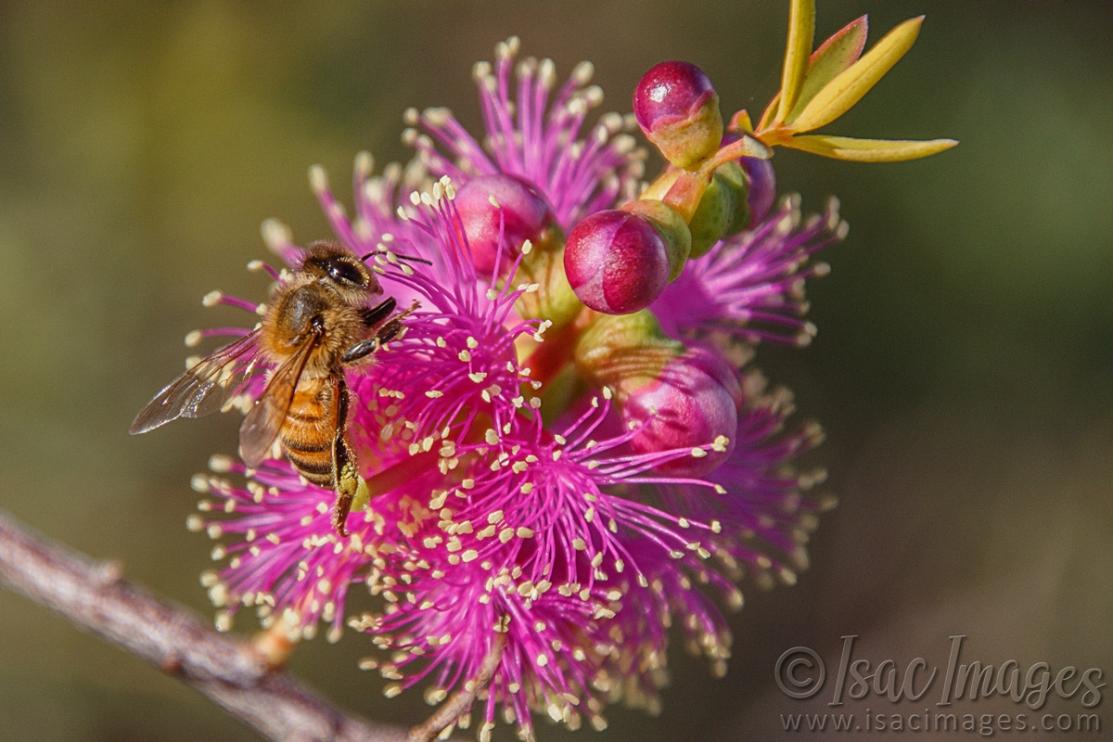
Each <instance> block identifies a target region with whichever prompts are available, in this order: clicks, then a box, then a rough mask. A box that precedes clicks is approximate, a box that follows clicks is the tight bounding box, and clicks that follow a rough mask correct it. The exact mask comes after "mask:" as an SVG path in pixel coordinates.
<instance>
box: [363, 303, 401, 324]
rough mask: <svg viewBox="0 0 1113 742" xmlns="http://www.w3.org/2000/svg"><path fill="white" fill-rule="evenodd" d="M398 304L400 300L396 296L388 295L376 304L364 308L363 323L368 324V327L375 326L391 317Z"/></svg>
mask: <svg viewBox="0 0 1113 742" xmlns="http://www.w3.org/2000/svg"><path fill="white" fill-rule="evenodd" d="M397 305H398V302H396V301H395V300H394V297H392V296H388V297H387V298H385V299H383V300H382V301H381V302H379V303H378V304H376V305H375V306H373V307H369V308H367V309H364V310H362V314H363V324H365V325H367V328H368V329H371V328H372V327H375V326H376V325H378V324H379V323H380V322H382V321H383V320H384V319H386V318H387V317H389V316H390V313H391V312H393V311H394V307H396V306H397Z"/></svg>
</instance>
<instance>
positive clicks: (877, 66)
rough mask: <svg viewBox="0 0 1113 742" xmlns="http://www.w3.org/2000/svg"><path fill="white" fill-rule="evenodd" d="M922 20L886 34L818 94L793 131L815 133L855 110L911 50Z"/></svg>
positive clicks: (795, 124)
mask: <svg viewBox="0 0 1113 742" xmlns="http://www.w3.org/2000/svg"><path fill="white" fill-rule="evenodd" d="M923 21H924V17H923V16H920V17H918V18H912V19H910V20H907V21H905V22H904V23H902V24H900V25H899V26H897V27H896V28H894V29H893V30H892V31H890V32H889V33H888V34H886V36H885V38H883V39H881V41H879V42H877V44H875V45H874V47H873V48H872V49H870V50H869V51H868V52H867V53H866V55H865V56H864V57H862V58H861V59H859V60H858V61H857V62H855V63H854V64H852V65H850V67H848V68H847V69H845V70H843V71H842V72H841V73H839V74H838V75H836V76H835V78H834V79H833V80H831V81H830V82H829V83H827V85H826V86H824V88H823V89H822V90H820V91H819V92H818V93H816V95H815V97H814V98H812V100H811V102H810V103H808V105H806V106H805V107H804V110H803V111H801V112H800V115H799V116H797V117H796V119H795V120H794V121H793V127H792V128H793V129H795V130H796V131H798V132H804V131H813V130H814V129H818V128H819V127H821V126H825V125H826V124H829V123H831V122H832V121H834V120H835V119H837V118H838V117H839V116H842V115H843V114H844V113H846V112H847V111H849V110H850V109H851V108H853V107H854V105H855V104H857V103H858V101H860V100H861V99H862V98H863V97H864V96H865V94H866V93H868V92H869V91H870V90H871V89H872V88H873V86H874V85H876V84H877V83H878V81H879V80H880V79H881V78H882V77H884V76H885V73H887V72H888V71H889V70H891V69H892V68H893V65H895V64H896V63H897V62H899V61H900V59H901V57H903V56H904V55H905V54H906V53H907V52H908V50H909V49H911V48H912V45H913V44H914V43H916V37H917V36H918V35H919V33H920V25H921V24H922V23H923ZM782 102H783V101H782Z"/></svg>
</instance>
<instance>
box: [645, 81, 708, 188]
mask: <svg viewBox="0 0 1113 742" xmlns="http://www.w3.org/2000/svg"><path fill="white" fill-rule="evenodd" d="M634 116H635V117H636V118H637V120H638V125H639V126H641V129H642V131H643V132H645V135H646V137H648V138H649V140H650V141H651V142H653V143H654V144H656V145H657V147H658V148H659V149H660V150H661V153H662V154H663V155H664V156H665V157H666V158H667V159H668V160H669V162H671V163H672V164H674V165H676V166H678V167H689V166H691V165H693V164H695V163H697V162H699V161H700V160H702V159H704V158H706V157H708V156H709V155H711V154H712V153H714V152H715V151H716V150H717V149H718V148H719V142H720V140H721V139H722V136H723V119H722V116H721V115H720V113H719V96H718V94H717V93H716V92H715V88H714V87H713V86H712V85H711V80H710V79H709V78H708V77H707V75H705V74H704V73H703V70H701V69H700V68H699V67H697V66H695V65H694V64H691V63H689V62H676V61H673V62H661V63H660V64H658V65H656V66H654V67H652V68H650V70H649V71H648V72H646V73H645V74H644V75H642V79H641V80H640V81H639V82H638V87H637V88H636V89H635V90H634Z"/></svg>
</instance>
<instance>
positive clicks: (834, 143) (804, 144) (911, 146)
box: [781, 134, 958, 162]
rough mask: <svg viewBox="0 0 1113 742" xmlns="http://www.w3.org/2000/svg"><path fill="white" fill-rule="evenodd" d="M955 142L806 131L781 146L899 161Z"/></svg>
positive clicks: (840, 156) (854, 159) (845, 157)
mask: <svg viewBox="0 0 1113 742" xmlns="http://www.w3.org/2000/svg"><path fill="white" fill-rule="evenodd" d="M956 144H958V142H957V141H955V140H954V139H931V140H927V141H914V140H902V139H855V138H854V137H834V136H827V135H825V134H810V135H804V136H796V137H792V138H791V139H789V140H788V141H787V142H785V143H784V144H783V145H781V146H783V147H788V148H789V149H798V150H801V151H803V152H811V153H812V154H813V155H821V156H823V157H830V158H832V159H835V160H846V161H848V162H903V161H905V160H918V159H920V158H921V157H929V156H931V155H934V154H938V153H940V152H942V151H944V150H948V149H950V148H951V147H953V146H955V145H956Z"/></svg>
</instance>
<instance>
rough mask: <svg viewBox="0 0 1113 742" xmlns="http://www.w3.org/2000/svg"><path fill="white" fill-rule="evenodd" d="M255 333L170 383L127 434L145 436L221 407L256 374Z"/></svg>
mask: <svg viewBox="0 0 1113 742" xmlns="http://www.w3.org/2000/svg"><path fill="white" fill-rule="evenodd" d="M258 336H259V331H258V330H255V331H252V332H251V333H250V334H249V335H246V336H244V337H242V338H240V339H239V340H237V341H235V342H233V343H229V344H228V345H225V346H224V347H222V348H219V349H217V350H215V351H213V353H211V354H210V355H208V356H206V357H205V358H202V359H201V360H200V361H198V362H197V364H196V365H194V366H193V367H192V368H190V369H189V370H188V371H186V372H185V373H184V374H182V375H181V376H179V377H178V378H176V379H174V380H173V381H171V382H170V383H169V384H167V385H166V386H165V387H163V389H162V391H160V392H159V393H158V394H156V395H155V398H154V399H152V400H151V401H150V402H148V403H147V405H146V406H145V407H144V408H143V409H141V410H140V411H139V414H138V415H136V416H135V420H134V421H132V423H131V427H130V428H129V429H128V432H129V433H131V434H132V435H137V434H139V433H146V432H147V431H148V430H154V429H155V428H157V427H160V426H162V425H165V424H166V423H168V422H170V421H171V420H177V419H178V418H179V417H202V416H204V415H209V414H211V413H213V412H216V411H217V410H219V409H221V408H222V407H223V406H224V403H225V402H227V401H228V399H229V398H230V397H231V396H232V395H234V394H235V393H236V392H237V391H238V390H239V389H240V388H241V387H242V386H243V384H244V382H246V381H247V380H248V379H249V378H250V377H251V376H252V375H253V374H254V373H255V372H256V371H258V370H259V366H258V364H256V363H255V362H254V358H255V354H256V353H257V351H258V349H259V345H258Z"/></svg>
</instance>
